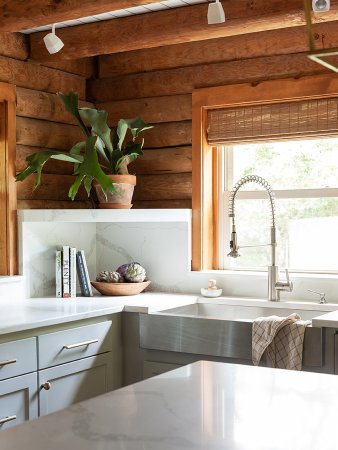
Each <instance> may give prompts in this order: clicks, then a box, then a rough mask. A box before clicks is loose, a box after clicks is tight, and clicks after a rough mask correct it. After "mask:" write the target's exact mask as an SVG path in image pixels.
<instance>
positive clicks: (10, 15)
mask: <svg viewBox="0 0 338 450" xmlns="http://www.w3.org/2000/svg"><path fill="white" fill-rule="evenodd" d="M155 2H158V0H146V1H145V0H95V1H93V0H64V1H59V0H28V1H27V0H5V1H2V2H1V4H0V17H1V21H0V31H6V32H8V31H10V32H13V31H21V30H24V29H28V28H34V27H39V26H43V25H49V24H51V23H57V22H64V21H65V20H72V19H80V18H81V17H87V16H93V15H97V14H102V13H106V12H109V11H113V10H118V9H125V8H131V7H133V6H140V5H143V4H145V3H147V4H149V3H155Z"/></svg>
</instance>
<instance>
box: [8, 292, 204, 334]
mask: <svg viewBox="0 0 338 450" xmlns="http://www.w3.org/2000/svg"><path fill="white" fill-rule="evenodd" d="M196 301H197V296H196V295H183V294H167V293H160V292H158V293H157V292H156V293H155V292H145V293H141V294H139V295H133V296H124V297H102V296H99V297H77V298H74V299H56V298H31V299H27V300H23V301H22V302H14V303H13V302H6V301H5V300H1V302H0V307H1V315H0V335H1V334H7V333H13V332H18V331H23V330H31V329H34V328H39V327H44V326H49V325H55V324H60V323H67V322H72V321H75V320H81V319H87V318H91V317H98V316H103V315H107V314H113V313H117V312H121V311H129V312H144V313H147V312H152V311H155V310H157V311H161V310H163V309H166V308H173V307H175V306H182V305H187V304H190V303H195V302H196Z"/></svg>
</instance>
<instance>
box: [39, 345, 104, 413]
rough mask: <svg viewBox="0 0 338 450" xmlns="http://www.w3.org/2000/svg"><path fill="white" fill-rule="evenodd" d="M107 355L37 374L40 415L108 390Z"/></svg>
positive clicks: (85, 359)
mask: <svg viewBox="0 0 338 450" xmlns="http://www.w3.org/2000/svg"><path fill="white" fill-rule="evenodd" d="M111 373H112V359H111V354H110V353H105V354H102V355H98V356H94V357H89V358H84V359H80V360H78V361H73V362H70V363H67V364H62V365H60V366H55V367H51V368H49V369H44V370H40V371H39V386H40V387H39V390H40V393H39V399H40V416H44V415H46V414H49V413H52V412H55V411H58V410H60V409H63V408H67V407H68V406H70V405H72V404H73V403H76V402H79V401H82V400H86V399H89V398H91V397H94V396H96V395H100V394H104V393H105V392H108V391H110V390H111V389H112V376H111Z"/></svg>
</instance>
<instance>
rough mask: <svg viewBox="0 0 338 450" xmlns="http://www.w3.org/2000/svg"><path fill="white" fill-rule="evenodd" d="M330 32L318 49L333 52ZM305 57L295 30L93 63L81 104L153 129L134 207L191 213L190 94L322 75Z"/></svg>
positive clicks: (337, 42) (334, 38)
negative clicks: (137, 120)
mask: <svg viewBox="0 0 338 450" xmlns="http://www.w3.org/2000/svg"><path fill="white" fill-rule="evenodd" d="M337 29H338V27H337V23H334V22H332V23H327V24H321V25H317V26H316V27H315V32H316V36H315V37H316V45H317V48H329V47H337V46H338V32H337ZM307 50H308V44H307V36H306V32H305V28H304V27H298V28H290V29H283V30H274V31H268V32H262V33H254V34H251V35H250V34H248V35H242V36H235V37H228V38H222V39H213V40H209V41H203V42H194V43H187V44H180V45H172V46H168V47H159V48H153V49H144V50H138V51H132V52H126V53H117V54H113V55H104V56H100V57H99V78H98V79H96V80H92V81H89V82H88V83H87V87H88V89H87V99H88V100H90V101H92V102H94V103H95V104H96V106H98V107H99V108H102V109H106V110H108V112H109V114H110V118H111V124H114V123H115V122H116V120H118V119H119V118H120V117H133V116H136V115H140V116H142V117H143V118H144V119H145V120H146V121H148V122H150V123H153V124H155V128H154V129H153V130H151V131H149V132H147V133H146V134H145V135H144V137H145V148H146V151H145V156H144V157H143V158H139V159H138V160H137V162H135V163H134V166H133V169H134V171H135V173H136V174H137V175H138V186H137V187H136V190H135V197H134V199H135V201H134V207H140V208H161V207H164V208H171V207H174V208H179V207H182V208H186V207H189V208H190V207H191V93H192V91H193V90H194V89H196V88H201V87H210V86H220V85H227V84H237V83H239V84H240V83H247V82H250V83H253V84H258V83H259V82H260V81H263V80H268V79H278V78H288V77H302V76H305V75H312V74H320V73H327V72H328V71H327V70H326V69H324V68H323V67H322V66H320V65H318V64H316V63H314V62H311V61H310V60H309V59H308V58H307V56H306V52H307ZM330 73H332V74H333V72H330ZM333 76H336V75H335V74H333ZM238 88H240V86H239V87H238Z"/></svg>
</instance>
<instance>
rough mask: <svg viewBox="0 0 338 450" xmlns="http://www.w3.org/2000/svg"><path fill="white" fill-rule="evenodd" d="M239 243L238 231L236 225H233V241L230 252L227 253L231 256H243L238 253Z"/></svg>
mask: <svg viewBox="0 0 338 450" xmlns="http://www.w3.org/2000/svg"><path fill="white" fill-rule="evenodd" d="M238 249H239V247H238V245H237V233H236V228H235V225H234V224H233V225H232V232H231V241H230V252H229V253H228V254H227V256H230V257H231V258H238V257H239V256H241V255H240V254H239V253H238Z"/></svg>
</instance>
